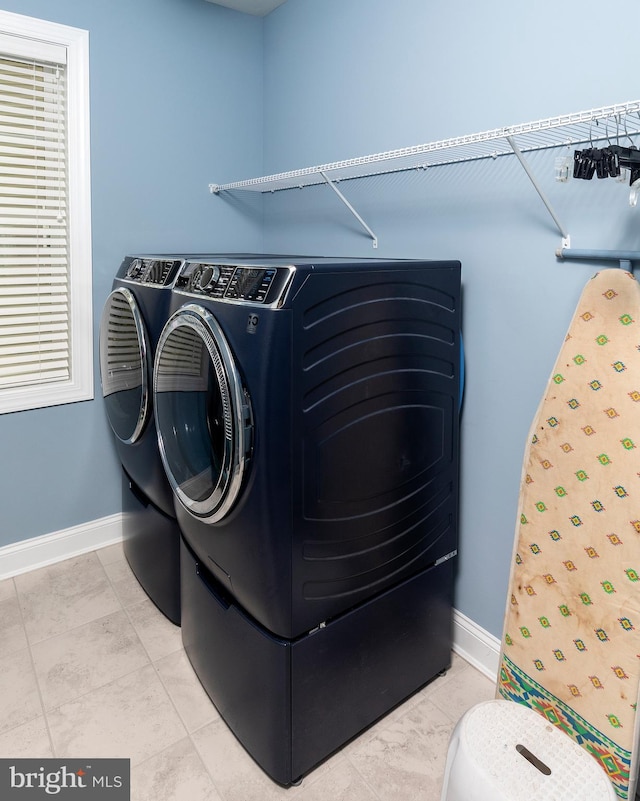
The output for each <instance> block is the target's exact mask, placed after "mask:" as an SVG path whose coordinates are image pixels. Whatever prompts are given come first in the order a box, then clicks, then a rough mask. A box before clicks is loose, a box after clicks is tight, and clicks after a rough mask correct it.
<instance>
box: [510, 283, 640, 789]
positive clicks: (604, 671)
mask: <svg viewBox="0 0 640 801" xmlns="http://www.w3.org/2000/svg"><path fill="white" fill-rule="evenodd" d="M639 682H640V286H639V285H638V283H637V281H636V280H635V279H634V278H633V276H632V275H631V274H630V273H627V272H624V271H623V270H618V269H614V270H603V271H602V272H600V273H598V274H597V275H595V276H594V277H593V278H592V279H591V280H590V281H589V283H588V284H587V286H586V287H585V289H584V292H583V294H582V297H581V299H580V302H579V304H578V308H577V309H576V313H575V316H574V318H573V321H572V323H571V327H570V328H569V332H568V334H567V336H566V339H565V342H564V344H563V346H562V349H561V351H560V355H559V357H558V360H557V362H556V365H555V367H554V370H553V373H552V375H551V378H550V379H549V384H548V386H547V390H546V393H545V395H544V397H543V399H542V402H541V404H540V406H539V408H538V411H537V414H536V417H535V419H534V422H533V426H532V428H531V432H530V437H529V443H528V445H527V450H526V453H525V457H524V464H523V471H522V488H521V493H520V505H519V509H518V522H517V529H516V539H515V550H514V559H513V563H512V568H511V578H510V584H509V590H508V594H507V611H506V616H505V630H504V637H503V643H502V654H501V659H500V671H499V676H498V695H499V696H502V697H504V698H507V699H510V700H513V701H518V702H521V703H525V704H527V705H528V706H530V707H532V708H533V709H535V710H537V711H538V712H540V713H541V714H542V715H544V716H545V717H546V718H547V719H548V720H549V721H550V722H551V723H553V724H554V725H556V726H558V727H559V728H560V729H562V730H564V731H565V732H566V733H567V734H569V735H570V736H571V737H572V738H573V739H574V740H575V741H576V742H577V743H579V744H580V745H581V746H582V747H584V748H585V749H586V750H587V751H588V752H589V753H590V754H592V755H593V756H594V757H595V758H596V759H597V760H598V761H599V762H600V764H601V765H602V767H603V768H604V770H605V771H606V772H607V774H608V776H609V778H610V779H611V782H612V783H613V785H614V788H615V790H616V792H617V794H618V796H619V797H620V798H633V794H634V793H635V785H636V770H637V762H636V760H637V745H638V716H637V714H636V712H637V700H638V689H639Z"/></svg>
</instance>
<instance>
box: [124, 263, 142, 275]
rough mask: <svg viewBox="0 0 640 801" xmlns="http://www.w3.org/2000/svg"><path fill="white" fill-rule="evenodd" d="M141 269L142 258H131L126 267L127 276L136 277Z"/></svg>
mask: <svg viewBox="0 0 640 801" xmlns="http://www.w3.org/2000/svg"><path fill="white" fill-rule="evenodd" d="M141 270H142V259H133V261H132V262H131V264H130V265H129V266H128V268H127V278H136V277H137V276H138V275H140V271H141Z"/></svg>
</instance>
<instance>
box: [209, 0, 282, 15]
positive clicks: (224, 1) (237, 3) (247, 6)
mask: <svg viewBox="0 0 640 801" xmlns="http://www.w3.org/2000/svg"><path fill="white" fill-rule="evenodd" d="M209 2H210V3H215V4H216V5H217V6H226V7H227V8H234V9H235V10H236V11H244V12H245V14H254V15H255V16H257V17H264V16H265V15H266V14H268V13H269V12H270V11H273V9H274V8H277V7H278V6H281V5H282V4H283V3H285V2H286V0H209Z"/></svg>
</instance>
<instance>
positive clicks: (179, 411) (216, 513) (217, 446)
mask: <svg viewBox="0 0 640 801" xmlns="http://www.w3.org/2000/svg"><path fill="white" fill-rule="evenodd" d="M154 406H155V414H156V426H157V429H158V442H159V445H160V453H161V455H162V460H163V463H164V466H165V470H166V472H167V476H168V478H169V482H170V484H171V486H172V487H173V490H174V492H175V493H176V495H177V497H178V499H179V500H180V502H181V503H182V505H183V506H184V507H185V508H186V509H187V510H188V511H189V512H191V513H192V514H194V515H195V516H198V517H203V518H206V519H207V521H208V522H211V523H213V522H216V521H217V520H220V519H221V518H222V517H224V516H225V515H226V514H227V513H228V512H229V510H230V509H231V507H232V506H233V504H234V503H235V501H236V499H237V497H238V494H239V492H240V488H241V485H242V479H243V475H244V473H245V470H246V467H247V463H248V454H249V450H250V447H251V411H250V403H249V398H248V394H247V393H246V391H245V390H244V388H243V386H242V382H241V380H240V376H239V373H238V370H237V368H236V365H235V362H234V359H233V355H232V353H231V350H230V348H229V345H228V343H227V341H226V338H225V337H224V334H223V333H222V330H221V329H220V327H219V325H218V323H217V322H216V320H215V318H214V317H213V315H212V314H211V313H210V312H208V311H207V310H206V309H204V308H202V307H200V306H195V305H188V306H185V307H183V308H182V309H181V310H179V311H178V312H176V313H175V314H174V315H173V316H172V317H171V318H170V319H169V321H168V322H167V324H166V325H165V327H164V330H163V332H162V334H161V336H160V341H159V343H158V348H157V351H156V359H155V366H154Z"/></svg>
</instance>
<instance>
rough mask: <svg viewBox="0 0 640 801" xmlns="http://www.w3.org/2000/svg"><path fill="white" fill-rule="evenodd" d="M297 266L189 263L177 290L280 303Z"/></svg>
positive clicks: (267, 303) (180, 276) (274, 303)
mask: <svg viewBox="0 0 640 801" xmlns="http://www.w3.org/2000/svg"><path fill="white" fill-rule="evenodd" d="M294 271H295V268H294V267H281V266H278V267H271V266H265V265H248V264H225V263H220V262H202V261H187V262H185V264H184V266H183V268H182V270H180V274H179V275H178V277H177V279H176V283H175V289H176V290H177V291H179V292H184V293H185V294H188V295H196V296H198V297H202V296H205V297H208V298H215V299H216V300H225V301H236V302H240V303H256V304H260V305H269V306H273V305H277V304H278V302H279V301H280V300H281V299H282V298H283V296H284V294H285V292H286V289H287V287H288V286H289V284H290V282H291V278H292V277H293V273H294Z"/></svg>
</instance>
